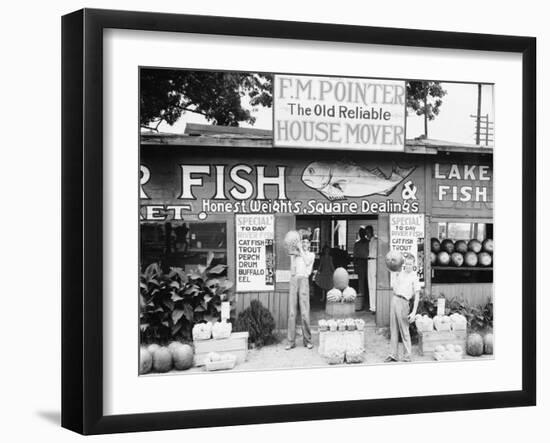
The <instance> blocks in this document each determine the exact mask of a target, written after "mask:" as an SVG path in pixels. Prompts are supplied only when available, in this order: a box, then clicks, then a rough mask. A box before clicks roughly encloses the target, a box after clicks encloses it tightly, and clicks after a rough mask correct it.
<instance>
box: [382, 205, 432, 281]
mask: <svg viewBox="0 0 550 443" xmlns="http://www.w3.org/2000/svg"><path fill="white" fill-rule="evenodd" d="M424 237H425V235H424V214H390V249H391V250H394V251H398V252H400V253H401V254H403V255H405V254H411V255H412V256H413V257H414V259H415V266H414V269H415V270H416V273H417V274H418V278H419V280H420V281H421V282H422V281H424Z"/></svg>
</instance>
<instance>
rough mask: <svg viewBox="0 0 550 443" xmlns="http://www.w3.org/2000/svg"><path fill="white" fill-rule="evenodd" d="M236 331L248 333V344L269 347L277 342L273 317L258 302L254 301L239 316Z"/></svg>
mask: <svg viewBox="0 0 550 443" xmlns="http://www.w3.org/2000/svg"><path fill="white" fill-rule="evenodd" d="M235 330H236V331H241V332H244V331H247V332H248V342H249V343H250V344H254V345H256V346H263V345H268V344H271V343H274V342H275V341H276V339H275V335H274V330H275V320H274V319H273V315H271V312H269V309H267V308H266V307H265V306H264V305H262V304H261V303H260V302H259V301H258V300H252V301H251V302H250V306H249V307H248V308H246V309H245V310H244V311H242V312H241V313H240V314H239V315H238V317H237V321H236V323H235Z"/></svg>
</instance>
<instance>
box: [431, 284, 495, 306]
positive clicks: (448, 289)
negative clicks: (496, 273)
mask: <svg viewBox="0 0 550 443" xmlns="http://www.w3.org/2000/svg"><path fill="white" fill-rule="evenodd" d="M439 293H443V294H444V295H445V298H446V299H447V300H450V299H451V298H454V297H461V298H464V300H465V301H466V302H467V303H469V304H471V305H484V304H486V303H487V302H489V301H491V300H493V299H494V298H493V283H452V284H451V283H448V284H432V294H439Z"/></svg>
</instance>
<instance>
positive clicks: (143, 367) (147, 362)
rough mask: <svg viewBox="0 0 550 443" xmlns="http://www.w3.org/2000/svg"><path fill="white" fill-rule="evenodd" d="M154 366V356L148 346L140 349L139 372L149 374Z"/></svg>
mask: <svg viewBox="0 0 550 443" xmlns="http://www.w3.org/2000/svg"><path fill="white" fill-rule="evenodd" d="M152 367H153V356H152V355H151V353H150V352H149V351H148V350H147V348H146V347H142V348H140V350H139V373H140V374H147V373H148V372H149V371H150V370H151V368H152Z"/></svg>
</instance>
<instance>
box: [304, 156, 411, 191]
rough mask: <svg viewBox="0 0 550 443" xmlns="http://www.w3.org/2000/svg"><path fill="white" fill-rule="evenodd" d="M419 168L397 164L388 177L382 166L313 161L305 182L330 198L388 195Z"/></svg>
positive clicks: (309, 166)
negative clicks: (367, 166) (403, 166)
mask: <svg viewBox="0 0 550 443" xmlns="http://www.w3.org/2000/svg"><path fill="white" fill-rule="evenodd" d="M415 169H416V166H411V167H410V168H401V167H400V166H398V165H397V164H394V166H393V168H392V171H391V174H390V175H389V176H386V174H384V173H383V172H382V171H381V170H380V169H379V168H378V167H375V168H373V169H367V168H364V167H363V166H359V165H356V164H354V163H351V162H335V163H330V162H312V163H310V164H309V165H307V166H306V168H305V169H304V172H303V173H302V181H303V182H304V184H305V185H307V186H309V187H310V188H313V189H315V190H316V191H319V192H320V193H321V194H323V195H324V196H325V197H326V198H328V199H329V200H345V199H346V198H347V197H366V196H367V195H374V194H379V195H385V196H387V195H390V194H391V193H392V192H393V190H394V189H395V188H396V187H397V185H398V184H399V183H401V182H402V181H403V180H404V179H406V178H407V177H408V176H409V175H410V174H411V173H412V172H413V171H414V170H415Z"/></svg>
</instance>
